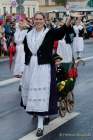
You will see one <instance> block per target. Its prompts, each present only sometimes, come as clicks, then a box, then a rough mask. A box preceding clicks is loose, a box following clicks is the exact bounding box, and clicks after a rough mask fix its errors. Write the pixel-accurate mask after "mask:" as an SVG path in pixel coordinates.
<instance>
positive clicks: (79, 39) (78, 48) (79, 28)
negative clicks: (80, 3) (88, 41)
mask: <svg viewBox="0 0 93 140" xmlns="http://www.w3.org/2000/svg"><path fill="white" fill-rule="evenodd" d="M73 28H74V31H75V37H74V40H73V50H74V52H75V53H76V57H77V59H80V58H81V55H82V52H83V51H84V40H83V35H84V27H83V25H82V23H81V20H80V18H77V20H76V25H74V26H73Z"/></svg>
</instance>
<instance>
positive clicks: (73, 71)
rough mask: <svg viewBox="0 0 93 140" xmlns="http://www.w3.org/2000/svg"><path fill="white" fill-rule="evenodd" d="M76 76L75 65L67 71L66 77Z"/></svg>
mask: <svg viewBox="0 0 93 140" xmlns="http://www.w3.org/2000/svg"><path fill="white" fill-rule="evenodd" d="M77 76H78V71H77V68H75V67H72V68H71V69H70V70H69V71H68V77H69V78H74V79H75V78H77Z"/></svg>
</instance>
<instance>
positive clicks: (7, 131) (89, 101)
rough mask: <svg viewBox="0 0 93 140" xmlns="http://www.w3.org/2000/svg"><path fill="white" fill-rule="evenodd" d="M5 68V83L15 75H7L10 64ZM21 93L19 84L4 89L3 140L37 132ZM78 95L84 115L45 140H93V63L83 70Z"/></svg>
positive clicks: (0, 109) (0, 106) (0, 93)
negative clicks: (26, 110) (21, 104)
mask: <svg viewBox="0 0 93 140" xmlns="http://www.w3.org/2000/svg"><path fill="white" fill-rule="evenodd" d="M91 45H92V44H91V43H89V45H88V46H87V47H86V50H85V51H86V52H87V54H88V56H92V53H91V52H93V47H91ZM87 54H86V55H87ZM2 67H3V68H2V75H1V74H0V78H1V76H2V80H4V79H5V78H6V79H7V78H9V77H11V76H12V75H11V73H10V72H9V71H7V72H6V71H5V67H6V68H7V62H5V63H2ZM0 69H1V63H0ZM4 72H6V74H5V73H4ZM8 72H9V73H10V75H9V73H8ZM0 73H1V70H0ZM3 73H4V74H5V76H6V77H4V76H3V75H4V74H3ZM7 76H9V77H7ZM17 89H18V82H17V83H14V84H10V85H7V86H2V87H0V140H18V139H19V138H21V137H23V136H24V135H26V134H28V133H29V132H31V131H32V130H34V129H35V128H36V120H35V121H34V122H33V120H32V118H31V116H30V115H28V114H26V113H25V111H24V110H23V109H22V108H21V107H20V97H21V95H20V93H19V92H18V90H17ZM74 92H75V101H76V103H75V109H74V110H75V111H77V112H80V115H79V116H78V117H76V118H75V119H72V120H70V121H69V122H67V123H66V124H64V125H62V126H61V127H59V128H58V129H56V130H55V131H53V132H52V133H50V134H48V135H47V136H45V137H43V138H42V140H51V139H54V140H68V139H69V140H74V139H76V140H93V122H92V119H93V112H92V108H93V60H90V61H88V62H86V65H85V66H79V78H78V80H77V83H76V87H75V91H74ZM68 135H69V136H68ZM71 135H72V136H71ZM76 135H78V136H76Z"/></svg>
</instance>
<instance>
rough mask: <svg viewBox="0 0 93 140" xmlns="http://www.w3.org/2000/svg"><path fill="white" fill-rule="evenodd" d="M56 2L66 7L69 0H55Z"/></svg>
mask: <svg viewBox="0 0 93 140" xmlns="http://www.w3.org/2000/svg"><path fill="white" fill-rule="evenodd" d="M55 2H56V3H57V4H62V5H64V6H65V5H66V3H67V0H55Z"/></svg>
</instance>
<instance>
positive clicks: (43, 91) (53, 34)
mask: <svg viewBox="0 0 93 140" xmlns="http://www.w3.org/2000/svg"><path fill="white" fill-rule="evenodd" d="M69 22H70V20H68V22H67V25H69ZM67 25H63V27H61V28H59V29H53V28H52V29H48V28H46V26H45V16H44V14H43V13H36V14H35V15H34V27H33V28H32V30H31V31H30V32H28V34H27V35H26V37H25V39H24V50H25V70H24V73H23V84H22V101H23V106H24V108H25V109H26V112H28V113H29V114H32V115H33V114H36V115H37V117H38V124H37V133H36V136H38V137H40V136H42V135H43V129H44V127H43V120H44V117H45V116H47V115H48V116H49V115H53V114H57V92H56V73H55V66H54V63H53V58H52V51H53V43H54V40H60V39H61V38H63V37H64V35H65V32H66V29H67Z"/></svg>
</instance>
